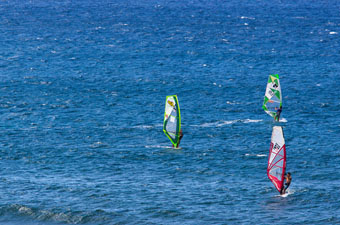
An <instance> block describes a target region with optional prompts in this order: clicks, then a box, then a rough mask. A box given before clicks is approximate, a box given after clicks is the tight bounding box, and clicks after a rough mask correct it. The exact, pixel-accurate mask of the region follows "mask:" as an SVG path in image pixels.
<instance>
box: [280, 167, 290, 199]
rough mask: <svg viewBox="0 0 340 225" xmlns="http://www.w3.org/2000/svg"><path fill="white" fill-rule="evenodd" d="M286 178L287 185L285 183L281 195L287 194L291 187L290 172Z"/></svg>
mask: <svg viewBox="0 0 340 225" xmlns="http://www.w3.org/2000/svg"><path fill="white" fill-rule="evenodd" d="M285 178H286V183H285V187H282V189H281V192H280V194H281V195H282V194H285V193H286V190H287V188H288V187H289V185H290V182H292V176H291V174H290V173H289V172H288V173H287V175H286V176H285Z"/></svg>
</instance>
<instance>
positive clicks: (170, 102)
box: [163, 95, 181, 148]
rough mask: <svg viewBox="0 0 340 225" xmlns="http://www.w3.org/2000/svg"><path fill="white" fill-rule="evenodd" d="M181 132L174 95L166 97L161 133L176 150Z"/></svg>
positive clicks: (179, 114)
mask: <svg viewBox="0 0 340 225" xmlns="http://www.w3.org/2000/svg"><path fill="white" fill-rule="evenodd" d="M180 130H181V112H180V109H179V103H178V98H177V96H176V95H169V96H166V100H165V112H164V122H163V131H164V133H165V135H166V136H167V137H168V138H169V139H170V141H171V142H172V144H173V145H174V146H175V147H176V148H177V145H178V143H179V136H180V135H179V132H180Z"/></svg>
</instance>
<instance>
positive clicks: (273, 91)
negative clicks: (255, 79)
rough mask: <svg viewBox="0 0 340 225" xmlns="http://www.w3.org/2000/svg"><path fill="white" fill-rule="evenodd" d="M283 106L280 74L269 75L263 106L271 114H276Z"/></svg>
mask: <svg viewBox="0 0 340 225" xmlns="http://www.w3.org/2000/svg"><path fill="white" fill-rule="evenodd" d="M281 106H282V93H281V85H280V81H279V75H278V74H273V75H269V78H268V83H267V87H266V93H265V96H264V102H263V106H262V108H263V109H264V111H265V112H266V113H268V114H269V115H270V116H272V117H274V118H275V116H276V111H277V110H278V109H279V108H280V107H281Z"/></svg>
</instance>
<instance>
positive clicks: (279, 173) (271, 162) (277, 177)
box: [267, 126, 286, 192]
mask: <svg viewBox="0 0 340 225" xmlns="http://www.w3.org/2000/svg"><path fill="white" fill-rule="evenodd" d="M285 171H286V144H285V139H284V137H283V130H282V127H280V126H274V127H273V132H272V138H271V143H270V150H269V157H268V167H267V175H268V178H269V179H270V180H271V182H273V184H274V185H275V187H276V189H277V190H278V191H279V192H280V191H281V189H282V187H283V183H284V174H285Z"/></svg>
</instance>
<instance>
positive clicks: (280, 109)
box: [274, 105, 282, 121]
mask: <svg viewBox="0 0 340 225" xmlns="http://www.w3.org/2000/svg"><path fill="white" fill-rule="evenodd" d="M275 109H276V110H277V111H276V115H275V117H274V120H276V121H280V115H281V112H282V105H281V106H280V108H278V109H277V108H275Z"/></svg>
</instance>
